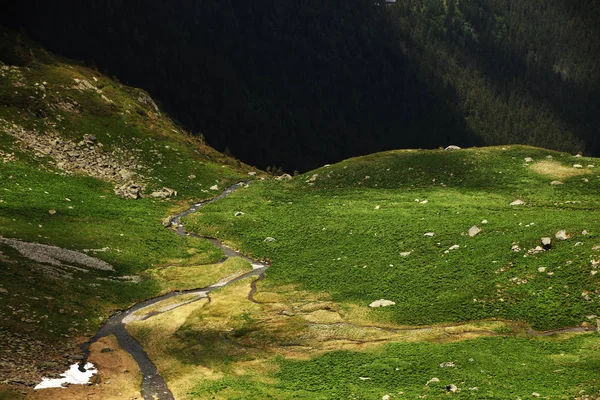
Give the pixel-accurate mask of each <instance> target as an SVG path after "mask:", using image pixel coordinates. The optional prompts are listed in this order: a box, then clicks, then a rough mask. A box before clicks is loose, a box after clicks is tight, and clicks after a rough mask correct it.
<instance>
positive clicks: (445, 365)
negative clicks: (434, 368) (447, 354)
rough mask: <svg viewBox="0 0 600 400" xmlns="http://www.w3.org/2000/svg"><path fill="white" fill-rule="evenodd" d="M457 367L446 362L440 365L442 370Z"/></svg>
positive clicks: (450, 362)
mask: <svg viewBox="0 0 600 400" xmlns="http://www.w3.org/2000/svg"><path fill="white" fill-rule="evenodd" d="M453 367H456V365H455V364H454V363H453V362H452V361H446V362H443V363H441V364H440V368H453Z"/></svg>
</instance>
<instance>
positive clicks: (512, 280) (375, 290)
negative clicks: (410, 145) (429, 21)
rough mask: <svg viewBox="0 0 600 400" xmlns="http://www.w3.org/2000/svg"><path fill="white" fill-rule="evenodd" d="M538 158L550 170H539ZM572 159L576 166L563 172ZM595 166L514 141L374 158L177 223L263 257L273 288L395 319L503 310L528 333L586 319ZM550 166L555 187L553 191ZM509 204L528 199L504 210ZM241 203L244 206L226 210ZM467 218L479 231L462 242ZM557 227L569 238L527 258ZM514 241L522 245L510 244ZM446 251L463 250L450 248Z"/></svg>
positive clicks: (591, 286) (591, 296) (242, 196)
mask: <svg viewBox="0 0 600 400" xmlns="http://www.w3.org/2000/svg"><path fill="white" fill-rule="evenodd" d="M547 155H552V156H553V157H554V158H553V160H552V161H549V160H548V159H546V156H547ZM525 157H532V158H534V160H536V161H534V162H533V163H525V162H524V158H525ZM542 161H544V162H545V164H542V165H547V164H549V165H550V166H551V167H552V168H553V169H554V172H552V171H550V172H549V171H546V170H544V171H543V172H544V173H545V174H546V175H544V174H540V173H539V172H535V171H534V169H535V164H536V162H539V163H542ZM576 162H579V163H583V164H585V166H586V168H585V169H575V168H573V167H571V165H570V164H573V163H576ZM593 163H594V160H591V159H585V160H583V161H582V160H581V159H577V158H574V157H572V156H570V155H567V154H560V153H555V152H548V151H546V150H542V149H534V148H528V147H521V146H512V147H510V149H507V150H502V149H500V148H491V149H473V150H468V151H461V152H453V153H450V152H440V151H431V152H393V153H383V154H378V155H372V156H369V157H364V158H359V159H354V160H348V161H345V162H342V163H340V164H336V165H334V166H330V167H325V168H322V169H319V170H316V171H313V172H310V173H308V174H306V175H303V176H300V177H298V178H296V179H295V180H294V181H293V182H292V183H289V184H281V183H277V182H264V183H257V184H253V185H251V186H250V188H249V189H245V190H240V191H238V192H237V193H234V194H233V195H232V196H230V197H228V198H226V199H224V200H223V201H221V202H219V203H216V204H211V205H210V206H208V207H207V208H206V209H203V210H202V212H201V213H199V214H196V215H193V216H190V217H188V218H187V220H186V224H187V226H188V227H190V229H195V230H197V231H198V232H202V233H205V234H210V235H215V236H218V237H220V238H223V239H224V240H228V241H231V242H233V243H234V244H235V245H237V246H239V247H240V248H242V249H243V250H244V251H247V252H249V253H251V254H254V255H255V256H257V257H259V258H260V257H265V258H270V259H272V260H273V267H272V268H271V269H270V270H269V272H268V275H269V279H268V280H267V282H269V281H271V282H273V284H275V285H276V284H284V283H295V282H299V283H301V284H302V287H304V288H308V289H310V290H316V291H326V292H329V293H331V294H332V295H333V298H334V299H335V300H336V301H341V302H344V301H349V302H352V303H359V304H361V305H363V306H367V305H368V304H369V303H370V302H372V301H374V300H377V299H380V298H385V299H389V300H392V301H395V302H396V305H395V306H393V307H389V308H387V309H378V310H376V311H373V313H379V314H384V316H383V317H384V318H386V319H388V320H390V321H393V322H395V323H400V324H432V323H445V322H456V321H466V320H477V319H482V318H503V319H511V320H523V321H528V322H529V323H531V324H532V325H533V326H534V327H535V328H536V329H552V328H557V327H561V326H570V325H578V324H580V323H583V322H592V323H593V322H594V320H591V321H590V320H589V319H588V318H587V317H588V316H589V315H595V314H597V313H598V293H596V291H597V287H598V283H597V280H598V276H597V275H592V273H593V272H592V271H593V270H594V267H593V265H592V263H591V262H592V261H593V260H595V259H596V258H598V257H599V256H600V253H598V252H597V251H596V250H593V249H592V247H594V246H596V245H598V244H599V243H600V239H599V236H598V235H599V232H596V231H595V227H596V226H597V225H598V217H599V215H598V213H597V211H596V210H598V207H599V206H600V198H598V196H597V190H598V187H599V184H600V179H599V178H598V176H597V175H596V174H595V173H594V170H593V168H591V167H590V168H587V165H588V164H593ZM529 164H531V166H526V165H529ZM560 166H563V167H565V168H567V167H568V168H570V169H569V170H568V171H569V173H572V174H573V176H571V177H568V176H564V171H563V169H561V168H560ZM571 170H572V171H573V172H571ZM557 171H558V172H557ZM582 171H583V172H582ZM559 172H561V173H563V176H562V177H561V180H562V181H564V182H563V183H564V184H563V185H556V186H553V185H550V182H551V181H552V180H555V179H556V178H555V177H553V176H552V174H553V173H554V174H555V173H559ZM580 173H584V175H577V174H580ZM313 177H314V179H313ZM583 179H585V180H586V181H587V182H585V181H583ZM516 198H522V199H523V200H524V201H525V202H526V204H525V205H524V206H509V203H510V202H512V201H513V200H515V199H516ZM416 199H419V202H417V201H415V200H416ZM423 200H427V203H426V204H421V201H423ZM238 210H239V211H243V212H244V213H245V214H244V215H243V216H238V217H235V216H234V212H235V211H238ZM483 220H487V224H483V223H482V221H483ZM475 224H477V225H478V226H479V227H480V228H481V229H482V232H481V233H480V234H479V235H478V236H476V237H469V236H468V235H466V232H467V230H468V229H469V228H470V227H471V226H473V225H475ZM560 229H566V230H567V232H569V234H571V235H572V238H570V239H569V240H567V241H564V242H562V241H558V240H556V239H555V240H554V248H553V249H552V250H551V251H548V252H541V253H539V254H529V255H527V254H526V253H527V251H528V250H529V249H532V248H535V247H536V246H537V245H539V244H540V238H541V237H544V236H554V233H555V232H557V231H559V230H560ZM584 230H587V231H588V233H587V235H583V234H582V232H583V231H584ZM426 232H434V233H435V236H434V237H425V236H424V234H425V233H426ZM266 237H273V238H275V239H276V241H274V242H266V241H264V239H265V238H266ZM515 244H517V245H518V246H519V247H520V248H521V249H522V250H521V251H513V250H511V248H512V246H513V245H515ZM576 244H577V245H576ZM454 245H458V246H460V247H459V249H457V250H449V249H450V247H451V246H454ZM404 252H411V254H410V255H408V256H405V257H403V256H402V255H401V253H404ZM540 268H542V269H541V270H540ZM544 268H545V269H544ZM540 271H543V272H540ZM549 273H550V274H549ZM586 297H587V299H586Z"/></svg>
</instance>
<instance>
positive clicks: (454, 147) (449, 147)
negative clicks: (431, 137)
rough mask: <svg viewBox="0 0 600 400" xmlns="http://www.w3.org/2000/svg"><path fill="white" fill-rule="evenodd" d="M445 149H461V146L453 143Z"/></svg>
mask: <svg viewBox="0 0 600 400" xmlns="http://www.w3.org/2000/svg"><path fill="white" fill-rule="evenodd" d="M444 150H447V151H449V150H460V147H458V146H455V145H453V144H451V145H450V146H448V147H446V148H445V149H444Z"/></svg>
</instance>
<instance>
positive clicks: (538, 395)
mask: <svg viewBox="0 0 600 400" xmlns="http://www.w3.org/2000/svg"><path fill="white" fill-rule="evenodd" d="M531 395H532V396H533V397H540V394H539V393H537V392H533V393H531Z"/></svg>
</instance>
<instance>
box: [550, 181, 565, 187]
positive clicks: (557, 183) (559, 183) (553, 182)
mask: <svg viewBox="0 0 600 400" xmlns="http://www.w3.org/2000/svg"><path fill="white" fill-rule="evenodd" d="M550 184H551V185H555V186H556V185H562V184H563V183H562V182H561V181H552V182H550Z"/></svg>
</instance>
